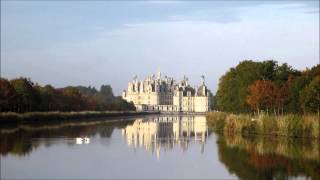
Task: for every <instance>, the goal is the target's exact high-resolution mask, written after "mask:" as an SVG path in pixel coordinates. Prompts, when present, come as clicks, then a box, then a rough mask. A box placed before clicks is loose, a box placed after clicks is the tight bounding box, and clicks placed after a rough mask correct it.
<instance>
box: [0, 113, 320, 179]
mask: <svg viewBox="0 0 320 180" xmlns="http://www.w3.org/2000/svg"><path fill="white" fill-rule="evenodd" d="M113 120H114V121H110V119H108V120H101V119H100V120H90V121H89V120H88V121H82V122H81V123H72V122H70V123H59V124H57V123H55V124H52V123H47V124H41V125H28V124H20V125H14V126H8V127H1V129H0V130H1V134H0V135H1V137H0V138H1V139H0V140H1V141H0V142H1V148H0V150H1V179H153V178H156V179H166V178H170V179H173V178H179V179H182V178H185V179H188V178H190V179H207V178H210V179H239V178H241V179H274V178H279V179H286V178H290V177H294V178H310V179H319V178H320V175H319V172H320V158H319V143H317V141H314V140H301V139H288V138H279V137H277V138H275V137H263V136H254V137H246V136H242V135H239V134H234V135H228V136H226V135H221V134H217V133H215V132H212V131H211V130H210V127H208V125H207V121H206V117H205V116H201V115H185V116H179V115H154V116H152V115H148V116H140V117H128V118H114V119H113Z"/></svg>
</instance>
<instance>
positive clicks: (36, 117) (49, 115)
mask: <svg viewBox="0 0 320 180" xmlns="http://www.w3.org/2000/svg"><path fill="white" fill-rule="evenodd" d="M155 113H157V112H136V111H81V112H59V111H56V112H27V113H22V114H21V113H13V112H8V113H0V123H19V122H33V123H36V122H48V121H66V120H79V119H89V118H90V119H91V118H107V117H119V116H135V115H147V114H155Z"/></svg>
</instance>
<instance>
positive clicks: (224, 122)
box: [207, 112, 320, 140]
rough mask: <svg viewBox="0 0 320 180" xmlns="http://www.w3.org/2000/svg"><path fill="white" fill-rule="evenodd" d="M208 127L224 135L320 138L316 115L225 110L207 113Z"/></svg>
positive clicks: (319, 121) (319, 122) (318, 121)
mask: <svg viewBox="0 0 320 180" xmlns="http://www.w3.org/2000/svg"><path fill="white" fill-rule="evenodd" d="M207 122H208V126H209V128H211V129H212V130H213V131H215V132H220V133H223V134H224V135H232V134H237V133H238V134H242V135H267V136H285V137H294V138H315V139H319V140H320V130H319V129H320V127H319V126H320V120H319V117H318V116H317V115H298V114H287V115H277V116H275V115H266V114H260V115H251V114H232V113H226V112H209V113H207Z"/></svg>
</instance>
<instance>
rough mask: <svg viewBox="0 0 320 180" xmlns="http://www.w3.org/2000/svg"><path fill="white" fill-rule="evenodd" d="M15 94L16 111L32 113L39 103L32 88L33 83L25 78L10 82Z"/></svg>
mask: <svg viewBox="0 0 320 180" xmlns="http://www.w3.org/2000/svg"><path fill="white" fill-rule="evenodd" d="M10 83H11V85H12V86H13V87H14V89H15V91H16V93H17V101H16V105H15V107H16V111H17V112H24V111H33V110H36V106H37V104H38V103H39V99H38V96H37V94H36V92H35V90H34V88H33V82H31V80H30V79H27V78H18V79H13V80H11V81H10Z"/></svg>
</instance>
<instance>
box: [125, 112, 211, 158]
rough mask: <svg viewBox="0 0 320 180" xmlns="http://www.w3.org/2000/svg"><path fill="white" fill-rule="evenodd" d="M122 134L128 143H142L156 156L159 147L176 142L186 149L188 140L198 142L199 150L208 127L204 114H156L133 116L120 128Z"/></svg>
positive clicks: (158, 153) (201, 149)
mask: <svg viewBox="0 0 320 180" xmlns="http://www.w3.org/2000/svg"><path fill="white" fill-rule="evenodd" d="M122 135H123V136H124V137H125V138H126V140H127V143H128V145H129V146H130V147H133V148H138V147H140V148H142V147H143V148H144V149H146V150H147V151H149V152H152V153H153V154H154V153H156V156H157V158H158V159H159V158H160V152H161V149H162V150H164V151H168V150H171V149H173V148H174V147H176V146H179V147H181V149H182V150H183V151H186V150H187V149H188V146H189V145H190V143H195V144H199V147H200V152H201V153H203V152H204V144H205V142H206V139H207V137H208V127H207V121H206V117H205V116H198V115H195V116H190V115H188V116H179V115H176V116H172V115H171V116H157V117H149V118H143V119H142V118H141V119H137V120H136V121H135V122H134V123H133V124H132V125H128V126H127V127H125V128H124V129H122Z"/></svg>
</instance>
